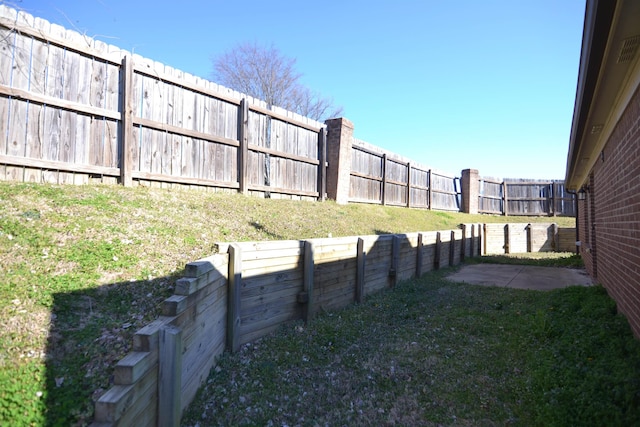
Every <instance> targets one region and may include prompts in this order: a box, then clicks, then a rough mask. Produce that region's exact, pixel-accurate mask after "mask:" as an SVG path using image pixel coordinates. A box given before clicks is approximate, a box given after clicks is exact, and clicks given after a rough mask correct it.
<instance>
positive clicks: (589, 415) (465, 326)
mask: <svg viewBox="0 0 640 427" xmlns="http://www.w3.org/2000/svg"><path fill="white" fill-rule="evenodd" d="M639 423H640V342H638V341H637V340H635V339H634V338H633V336H632V334H631V331H630V329H629V326H628V324H627V322H626V320H625V319H624V318H623V317H621V316H620V315H618V314H616V309H615V305H614V304H613V302H612V300H611V299H609V298H608V296H607V295H606V293H605V291H604V290H603V289H602V288H599V287H570V288H565V289H559V290H555V291H551V292H540V291H527V290H515V289H507V288H497V287H492V288H487V287H483V286H473V285H465V284H457V283H451V282H448V281H447V280H446V279H445V278H444V272H437V273H431V274H428V275H426V276H424V277H423V278H422V279H419V280H413V281H410V282H406V283H403V284H402V285H400V286H398V287H397V288H396V289H394V290H390V291H387V292H383V293H380V294H377V295H374V296H372V297H370V298H368V299H367V300H366V302H365V303H364V304H362V305H359V306H352V307H350V308H348V309H346V310H344V311H341V312H338V313H328V314H325V315H322V316H320V317H318V318H317V319H316V320H314V321H313V322H311V323H310V324H309V325H308V326H305V325H304V324H302V323H296V324H290V325H287V326H286V327H283V328H282V329H281V330H280V331H279V332H278V333H276V334H273V335H271V336H269V337H265V338H263V339H261V340H258V341H257V342H254V343H252V344H247V345H245V346H243V347H242V349H241V351H240V352H238V353H236V354H229V353H225V354H224V355H223V356H222V357H221V359H220V364H219V365H218V367H216V368H215V370H214V371H213V372H212V373H211V375H210V376H209V378H208V380H207V382H206V385H205V386H204V387H203V388H202V389H201V390H200V393H199V395H198V396H197V398H196V400H195V401H194V402H193V403H192V405H191V406H190V408H189V410H188V411H187V413H186V415H185V416H184V417H183V420H182V425H183V426H200V427H205V426H218V425H229V426H231V425H265V426H269V425H271V426H280V425H310V426H312V425H424V426H441V425H462V426H471V425H473V426H476V425H478V426H494V425H514V426H530V425H541V426H542V425H544V426H565V425H580V426H602V425H607V426H629V425H638V424H639Z"/></svg>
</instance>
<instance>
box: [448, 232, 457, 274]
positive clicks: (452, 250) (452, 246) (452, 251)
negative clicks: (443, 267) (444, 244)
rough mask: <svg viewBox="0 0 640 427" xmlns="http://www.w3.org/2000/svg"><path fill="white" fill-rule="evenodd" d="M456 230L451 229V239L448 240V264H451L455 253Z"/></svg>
mask: <svg viewBox="0 0 640 427" xmlns="http://www.w3.org/2000/svg"><path fill="white" fill-rule="evenodd" d="M455 250H456V232H455V231H453V230H451V241H450V242H449V266H452V265H453V261H454V259H455V256H456V253H455Z"/></svg>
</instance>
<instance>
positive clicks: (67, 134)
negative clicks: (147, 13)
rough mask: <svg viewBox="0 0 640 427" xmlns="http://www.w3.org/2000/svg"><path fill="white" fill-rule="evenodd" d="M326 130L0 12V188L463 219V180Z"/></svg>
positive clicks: (527, 190) (541, 188) (513, 202)
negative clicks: (152, 189)
mask: <svg viewBox="0 0 640 427" xmlns="http://www.w3.org/2000/svg"><path fill="white" fill-rule="evenodd" d="M335 120H338V121H341V122H344V123H345V126H344V127H340V128H336V131H337V132H338V133H339V134H340V136H339V137H336V136H335V135H334V137H332V139H331V143H330V144H329V145H328V144H327V126H325V124H322V123H319V122H316V121H314V120H311V119H309V118H306V117H302V116H300V115H297V114H294V113H292V112H289V111H286V110H283V109H280V108H277V107H271V106H268V105H267V104H266V103H265V102H263V101H260V100H257V99H253V98H251V97H249V96H246V95H243V94H240V93H238V92H235V91H232V90H230V89H227V88H224V87H222V86H218V85H216V84H214V83H212V82H209V81H207V80H204V79H201V78H199V77H195V76H192V75H190V74H188V73H184V72H182V71H180V70H177V69H174V68H171V67H168V66H165V65H163V64H161V63H158V62H154V61H152V60H149V59H145V58H143V57H141V56H139V55H131V54H130V53H128V52H126V51H123V50H121V49H119V48H117V47H114V46H111V45H107V44H105V43H103V42H100V41H98V40H94V39H91V38H88V37H85V36H83V35H81V34H79V33H77V32H75V31H70V30H66V29H64V28H63V27H61V26H58V25H55V24H51V23H49V22H48V21H46V20H43V19H39V18H34V17H33V16H31V15H29V14H27V13H23V12H18V11H16V10H14V9H11V8H9V7H7V6H4V5H0V180H10V181H25V182H47V183H60V184H63V183H73V184H86V183H91V182H102V183H117V182H120V183H122V184H124V185H132V184H134V183H135V184H140V185H147V186H158V187H173V186H184V185H186V186H197V187H200V188H202V187H204V188H212V189H215V190H216V191H234V192H235V191H237V192H242V193H243V194H256V195H261V196H268V197H273V198H283V197H286V198H295V199H305V200H324V198H325V196H326V194H328V193H330V194H331V196H332V198H335V200H336V201H337V202H338V203H342V202H345V203H346V202H364V203H376V204H382V205H393V206H406V207H410V208H426V209H438V210H451V211H459V210H460V208H461V199H463V198H464V197H466V196H462V197H461V193H464V194H465V195H467V194H468V193H469V191H471V190H470V188H462V186H461V181H460V178H457V177H455V176H450V175H446V174H442V173H439V172H436V171H435V170H432V169H430V168H427V167H424V166H421V165H419V164H417V163H415V162H412V161H409V160H407V159H404V158H402V157H401V156H398V155H396V154H393V153H390V152H387V151H385V150H383V149H381V148H379V147H376V146H373V145H370V144H367V143H366V142H364V141H360V140H355V139H354V138H353V125H352V124H351V125H350V126H351V127H350V129H346V127H347V126H346V123H347V122H348V120H342V118H340V119H332V120H328V121H327V124H330V123H331V122H332V121H335ZM349 123H350V122H349ZM341 126H342V125H341ZM342 136H344V138H342ZM343 139H344V140H343ZM352 142H353V144H352ZM342 147H345V148H344V149H342ZM346 147H348V148H346ZM328 154H330V156H328ZM343 156H344V157H343ZM328 157H331V162H329V161H328ZM476 173H477V171H476ZM329 184H331V185H329ZM475 184H478V183H477V182H475V181H474V185H475ZM479 184H480V185H479V186H480V192H479V194H478V195H475V194H474V196H473V199H474V200H475V199H476V196H477V198H478V202H479V206H480V212H484V213H499V214H505V215H574V212H575V211H574V207H573V200H572V198H571V197H570V195H569V194H568V193H566V191H565V190H564V185H563V184H562V183H561V182H557V181H544V182H541V181H531V182H529V181H523V180H520V181H504V182H497V181H492V180H489V179H484V180H481V182H480V183H479ZM327 187H330V188H327ZM466 200H468V199H466ZM474 203H475V202H474Z"/></svg>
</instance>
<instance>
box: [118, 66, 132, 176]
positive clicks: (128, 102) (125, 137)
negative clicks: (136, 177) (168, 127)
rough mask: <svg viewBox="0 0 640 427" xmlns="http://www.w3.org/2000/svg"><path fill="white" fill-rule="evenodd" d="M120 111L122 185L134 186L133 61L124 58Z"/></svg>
mask: <svg viewBox="0 0 640 427" xmlns="http://www.w3.org/2000/svg"><path fill="white" fill-rule="evenodd" d="M121 85H122V87H121V96H122V98H120V109H121V112H122V119H121V126H122V132H121V135H120V144H121V146H120V183H121V184H122V185H124V186H125V187H131V186H132V185H133V177H132V175H131V172H132V170H133V156H132V153H131V150H132V148H133V59H132V58H131V57H130V56H129V55H127V56H125V57H124V58H122V81H121Z"/></svg>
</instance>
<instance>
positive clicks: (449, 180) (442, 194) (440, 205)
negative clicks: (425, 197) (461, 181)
mask: <svg viewBox="0 0 640 427" xmlns="http://www.w3.org/2000/svg"><path fill="white" fill-rule="evenodd" d="M430 188H431V191H432V195H431V200H432V206H431V208H432V209H439V210H453V211H459V210H460V202H459V191H458V188H456V178H455V177H452V176H448V175H443V174H439V173H435V172H433V171H432V172H431V183H430Z"/></svg>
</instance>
